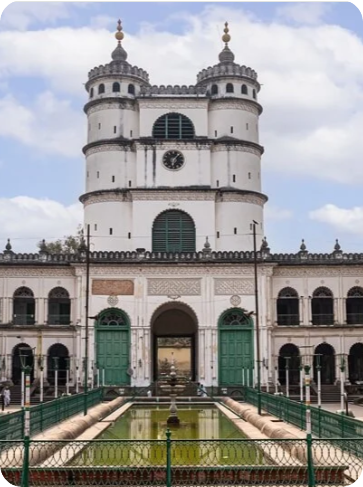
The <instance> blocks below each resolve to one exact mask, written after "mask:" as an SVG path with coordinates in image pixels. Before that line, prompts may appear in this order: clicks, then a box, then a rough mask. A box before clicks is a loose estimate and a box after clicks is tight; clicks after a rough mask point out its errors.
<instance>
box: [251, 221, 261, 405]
mask: <svg viewBox="0 0 363 487" xmlns="http://www.w3.org/2000/svg"><path fill="white" fill-rule="evenodd" d="M252 223H253V263H254V274H255V308H256V348H257V409H258V414H260V415H261V409H262V408H261V351H260V316H259V315H260V313H259V307H258V304H259V303H258V273H257V245H256V225H257V222H256V221H255V220H252Z"/></svg>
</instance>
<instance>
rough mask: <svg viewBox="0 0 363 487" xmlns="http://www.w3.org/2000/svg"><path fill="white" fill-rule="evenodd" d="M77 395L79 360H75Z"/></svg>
mask: <svg viewBox="0 0 363 487" xmlns="http://www.w3.org/2000/svg"><path fill="white" fill-rule="evenodd" d="M78 393H79V359H78V358H77V359H76V394H78Z"/></svg>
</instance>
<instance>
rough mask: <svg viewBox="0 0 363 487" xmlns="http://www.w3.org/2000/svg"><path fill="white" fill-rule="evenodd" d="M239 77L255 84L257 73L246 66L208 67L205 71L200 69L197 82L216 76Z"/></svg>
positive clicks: (225, 65) (219, 65)
mask: <svg viewBox="0 0 363 487" xmlns="http://www.w3.org/2000/svg"><path fill="white" fill-rule="evenodd" d="M228 75H231V76H241V77H243V78H251V80H253V81H255V82H256V83H257V73H256V71H254V70H253V69H252V68H248V67H247V66H240V65H239V64H235V63H228V64H216V65H215V66H212V67H211V66H209V67H208V68H206V69H202V71H200V72H199V73H198V75H197V82H198V83H201V82H202V81H204V80H207V79H208V78H214V77H217V76H228Z"/></svg>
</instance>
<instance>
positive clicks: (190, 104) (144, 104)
mask: <svg viewBox="0 0 363 487" xmlns="http://www.w3.org/2000/svg"><path fill="white" fill-rule="evenodd" d="M138 102H139V106H140V109H141V108H157V109H162V110H180V109H182V110H183V109H184V110H185V109H187V110H189V109H191V110H198V109H201V108H207V107H208V103H209V100H208V98H204V99H200V98H195V100H185V99H184V98H181V99H180V100H178V99H175V98H174V97H173V98H170V99H162V100H161V99H160V98H155V99H152V98H146V99H142V98H138Z"/></svg>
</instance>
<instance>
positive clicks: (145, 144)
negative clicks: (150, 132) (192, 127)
mask: <svg viewBox="0 0 363 487" xmlns="http://www.w3.org/2000/svg"><path fill="white" fill-rule="evenodd" d="M211 146H212V142H208V141H190V142H183V141H174V142H167V141H164V140H163V141H162V142H158V143H157V145H155V144H152V143H151V142H150V141H149V140H145V141H141V142H139V141H138V142H135V147H136V149H137V150H145V149H148V150H152V149H155V148H156V149H157V150H160V151H167V150H170V149H177V150H180V151H189V150H194V151H195V150H198V149H210V148H211Z"/></svg>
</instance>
